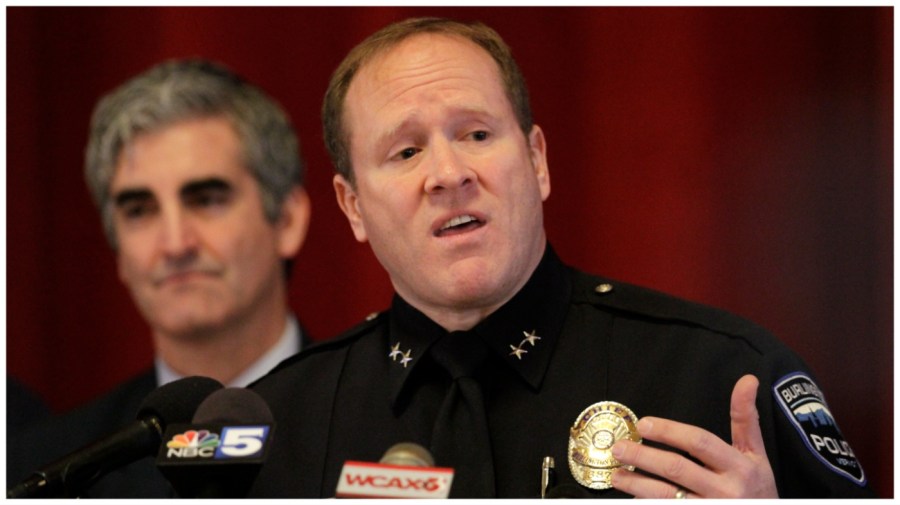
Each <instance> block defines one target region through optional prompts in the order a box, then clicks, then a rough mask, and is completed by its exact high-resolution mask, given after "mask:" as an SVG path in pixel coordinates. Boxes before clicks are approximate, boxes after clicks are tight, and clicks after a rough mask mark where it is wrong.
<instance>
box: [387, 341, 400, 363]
mask: <svg viewBox="0 0 900 505" xmlns="http://www.w3.org/2000/svg"><path fill="white" fill-rule="evenodd" d="M397 356H403V353H402V352H401V351H400V342H397V343H396V344H394V345H392V346H391V353H390V354H388V358H391V360H392V361H397Z"/></svg>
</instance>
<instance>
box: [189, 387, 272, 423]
mask: <svg viewBox="0 0 900 505" xmlns="http://www.w3.org/2000/svg"><path fill="white" fill-rule="evenodd" d="M274 421H275V417H274V416H273V415H272V411H271V410H270V409H269V405H268V404H267V403H266V401H265V400H263V399H262V397H261V396H259V393H257V392H256V391H253V390H250V389H246V388H223V389H220V390H218V391H216V392H214V393H213V394H211V395H209V397H207V398H206V399H205V400H203V403H201V404H200V406H199V407H197V412H196V413H195V414H194V419H193V421H192V422H193V423H194V424H204V423H218V424H273V422H274Z"/></svg>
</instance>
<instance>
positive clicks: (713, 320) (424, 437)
mask: <svg viewBox="0 0 900 505" xmlns="http://www.w3.org/2000/svg"><path fill="white" fill-rule="evenodd" d="M446 333H447V332H446V331H445V330H443V329H442V328H441V327H440V326H438V325H437V324H436V323H434V322H433V321H431V320H429V319H428V318H427V317H426V316H425V315H424V314H422V313H421V312H419V311H418V310H416V309H415V308H413V307H411V306H410V305H409V304H407V303H406V302H405V301H404V300H402V299H401V298H399V297H398V296H395V298H394V301H393V303H392V306H391V309H390V311H388V312H385V313H382V314H380V315H378V316H376V317H373V318H371V319H370V320H369V321H367V322H365V323H363V324H361V325H359V326H357V327H356V328H354V329H352V330H350V331H349V332H347V333H346V334H345V335H343V336H342V337H339V338H336V339H334V340H332V341H328V342H324V343H322V344H320V345H317V346H313V347H311V348H308V349H305V350H304V351H303V352H301V354H299V355H298V356H295V357H294V358H292V359H290V360H288V361H285V362H284V363H282V364H281V365H280V366H279V367H277V368H276V369H275V370H273V372H272V373H270V374H269V375H268V376H266V377H264V378H263V379H261V380H260V381H259V382H257V383H256V384H254V385H252V386H251V387H252V388H253V389H255V390H256V391H257V392H259V393H260V394H261V395H262V396H263V398H265V400H266V401H267V402H268V403H269V405H270V407H271V409H272V412H273V414H274V416H275V422H276V430H275V432H274V437H273V441H272V444H273V445H272V446H271V448H270V453H269V456H268V460H267V462H266V463H265V465H264V466H263V468H262V470H261V472H260V475H259V477H258V478H257V480H256V483H255V485H254V488H253V489H252V491H251V495H253V496H273V497H331V496H334V494H335V489H336V486H337V482H338V477H339V475H340V472H341V468H342V466H343V464H344V462H345V461H347V460H355V461H372V462H376V461H378V460H379V459H380V458H381V457H382V456H383V455H384V452H385V451H386V450H387V449H388V448H389V447H390V446H392V445H394V444H395V443H398V442H415V443H418V444H420V445H422V446H424V447H426V448H428V447H430V446H431V438H432V429H433V427H434V424H435V416H436V415H437V411H438V408H439V407H440V404H441V401H442V399H443V398H444V395H445V394H446V390H447V388H449V385H450V379H449V376H448V375H447V374H446V373H445V372H444V371H443V369H441V368H440V367H439V366H438V365H437V364H436V363H435V362H434V361H433V360H432V359H431V358H430V356H429V355H428V349H429V347H430V346H431V345H432V344H433V343H434V342H435V341H436V340H437V339H439V338H440V337H441V336H443V335H445V334H446ZM466 338H472V339H479V340H481V341H482V342H484V344H485V345H486V346H487V347H488V348H489V353H488V354H489V358H488V359H489V361H488V365H487V366H485V367H484V368H483V369H482V370H483V372H482V374H481V375H480V376H479V382H480V383H481V386H482V389H483V391H484V396H485V405H486V411H487V418H488V426H489V432H490V439H491V446H492V447H491V453H492V454H493V461H492V462H491V463H492V465H493V472H494V476H495V489H496V494H497V496H498V497H525V498H537V497H539V496H540V477H541V471H540V469H541V462H542V459H543V458H544V457H545V456H552V457H553V458H554V459H555V462H556V476H557V485H558V486H559V489H566V490H568V491H567V492H566V493H568V494H572V490H575V491H576V492H575V494H579V495H583V496H594V497H621V496H623V494H622V493H621V492H619V491H617V490H614V489H609V490H602V491H595V490H588V489H587V488H584V487H581V486H580V485H578V484H576V483H575V480H574V478H573V477H572V474H571V473H570V471H569V468H568V463H567V461H568V459H567V451H568V442H569V432H570V428H571V427H572V425H573V424H574V423H575V421H576V418H577V417H578V416H579V414H580V413H581V412H582V411H584V410H585V408H587V407H589V406H591V405H593V404H595V403H597V402H601V401H615V402H618V403H621V404H623V405H625V406H627V407H629V408H630V409H631V410H632V411H633V412H634V413H635V414H636V415H637V416H638V417H643V416H658V417H664V418H668V419H673V420H677V421H681V422H685V423H688V424H692V425H697V426H700V427H703V428H704V429H707V430H709V431H711V432H712V433H714V434H716V435H717V436H719V437H720V438H722V439H723V440H726V441H729V442H730V439H731V438H730V430H731V428H730V417H729V409H730V398H731V392H732V389H733V388H734V385H735V383H736V382H737V380H738V379H739V378H740V377H741V376H743V375H745V374H747V373H752V374H754V375H756V376H757V377H758V378H759V379H760V387H759V392H758V396H757V406H758V408H759V411H760V423H761V426H762V430H763V437H764V440H765V444H766V449H767V453H768V455H769V459H770V462H771V464H772V467H773V470H774V472H775V476H776V483H777V486H778V491H779V494H780V495H781V496H794V497H818V496H871V490H870V489H869V488H868V487H867V486H866V485H865V476H864V474H863V473H862V470H861V468H860V467H859V465H858V462H857V461H856V460H855V458H854V457H853V456H852V451H851V450H850V449H849V446H848V445H847V444H846V443H843V440H842V438H841V437H840V433H839V431H838V430H837V428H836V426H834V425H833V422H832V424H831V425H828V426H825V427H824V428H823V427H822V425H823V422H824V421H823V420H826V421H827V419H832V418H831V416H830V415H828V414H827V412H828V411H827V405H826V404H825V402H824V398H822V397H821V394H820V392H819V391H818V390H817V389H816V388H815V385H814V382H813V380H814V379H813V377H812V375H811V374H810V372H809V371H808V370H807V367H806V366H805V365H804V364H803V362H802V361H801V360H800V358H798V357H797V356H796V355H795V354H794V353H792V352H791V351H790V350H789V349H787V348H786V347H785V346H784V345H782V344H781V343H779V342H778V341H777V340H776V339H775V338H773V337H772V336H770V335H769V334H768V333H767V332H766V331H765V330H763V329H761V328H759V327H757V326H755V325H754V324H752V323H750V322H747V321H745V320H743V319H740V318H738V317H736V316H733V315H730V314H728V313H725V312H722V311H719V310H716V309H712V308H708V307H704V306H700V305H696V304H692V303H689V302H685V301H682V300H678V299H675V298H672V297H669V296H666V295H662V294H659V293H655V292H652V291H649V290H645V289H641V288H637V287H634V286H629V285H627V284H622V283H616V282H611V281H606V280H603V279H599V278H597V277H593V276H589V275H586V274H583V273H580V272H578V271H576V270H574V269H571V268H568V267H566V266H565V265H563V264H562V263H561V262H560V261H559V259H558V258H557V257H556V255H555V254H554V252H553V250H552V249H551V248H550V246H549V245H548V247H547V252H546V253H545V255H544V258H543V259H542V261H541V263H540V264H539V266H538V268H537V269H536V270H535V272H534V274H533V275H532V277H531V279H530V280H529V281H528V283H527V284H526V285H525V287H523V289H522V290H521V291H520V292H519V293H518V294H516V296H515V297H514V298H513V299H512V300H510V301H509V302H508V303H507V304H505V305H504V306H503V307H501V308H500V309H498V310H497V311H496V312H494V313H493V314H491V315H490V316H489V317H487V318H486V319H485V320H484V321H482V322H481V323H479V324H478V325H477V326H476V327H475V328H473V329H472V330H470V331H469V332H468V334H467V335H466ZM461 342H463V343H462V344H461V345H468V344H466V342H467V340H465V339H463V340H462V341H461ZM779 398H781V399H782V400H779ZM792 402H793V403H792ZM810 405H812V406H813V407H815V406H816V405H818V406H819V407H816V408H812V409H811V408H810ZM823 409H824V412H825V413H826V414H825V415H824V416H823V415H822V412H821V411H822V410H823ZM795 411H796V412H795ZM810 412H812V413H814V414H817V415H818V417H815V418H814V419H813V418H812V417H811V416H810V415H808V414H809V413H810ZM810 421H813V424H815V426H812V425H811V424H810ZM826 424H827V423H826ZM807 425H809V426H807ZM823 430H824V431H823ZM828 430H831V431H828ZM815 437H818V438H815ZM644 443H648V442H647V441H645V442H644ZM834 448H837V451H836V452H835V451H832V449H834ZM444 456H445V455H442V454H439V453H438V454H434V458H435V462H436V465H437V466H442V465H447V463H448V462H447V461H446V460H444V461H443V462H442V458H443V457H444ZM829 458H831V459H829ZM448 466H449V465H448ZM457 478H459V474H458V475H457V477H456V478H455V479H457ZM457 484H458V485H460V486H464V485H465V484H463V483H458V482H457V481H456V480H455V481H454V487H456V485H457Z"/></svg>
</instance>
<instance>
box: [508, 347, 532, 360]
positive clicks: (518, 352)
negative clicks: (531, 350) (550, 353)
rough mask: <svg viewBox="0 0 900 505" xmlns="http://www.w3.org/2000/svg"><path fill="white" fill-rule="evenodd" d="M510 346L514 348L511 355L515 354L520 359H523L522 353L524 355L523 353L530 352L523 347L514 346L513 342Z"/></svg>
mask: <svg viewBox="0 0 900 505" xmlns="http://www.w3.org/2000/svg"><path fill="white" fill-rule="evenodd" d="M509 348H510V349H512V352H511V353H509V355H510V356H515V357H517V358H519V359H522V355H523V354H526V353H528V351H526V350H525V349H522V348H521V347H516V346H514V345H512V344H510V346H509Z"/></svg>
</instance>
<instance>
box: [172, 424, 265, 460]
mask: <svg viewBox="0 0 900 505" xmlns="http://www.w3.org/2000/svg"><path fill="white" fill-rule="evenodd" d="M182 429H183V428H182ZM179 431H180V430H179ZM216 431H219V433H216ZM268 436H269V426H266V425H262V426H208V427H205V428H199V427H198V428H196V429H187V430H185V431H184V432H183V433H177V434H176V435H174V436H172V439H171V440H169V441H168V442H167V443H166V448H167V450H166V454H165V458H166V459H169V460H171V459H181V460H190V459H210V458H211V459H249V458H256V457H259V456H261V455H262V452H263V449H265V444H266V439H267V438H268Z"/></svg>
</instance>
